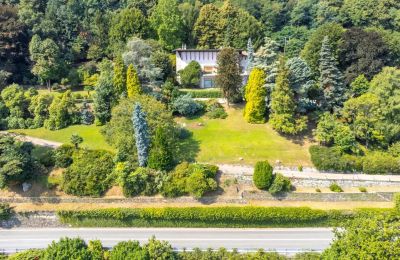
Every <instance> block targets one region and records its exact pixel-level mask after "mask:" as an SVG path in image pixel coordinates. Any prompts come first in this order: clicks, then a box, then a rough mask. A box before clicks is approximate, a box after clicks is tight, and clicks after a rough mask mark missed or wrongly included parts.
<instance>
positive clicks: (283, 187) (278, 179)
mask: <svg viewBox="0 0 400 260" xmlns="http://www.w3.org/2000/svg"><path fill="white" fill-rule="evenodd" d="M291 188H292V183H291V182H290V179H289V178H287V177H285V176H283V175H282V174H280V173H277V174H276V175H275V178H274V181H273V183H272V185H271V187H269V190H268V191H269V192H270V193H271V194H272V195H277V194H279V193H282V192H289V191H290V190H291Z"/></svg>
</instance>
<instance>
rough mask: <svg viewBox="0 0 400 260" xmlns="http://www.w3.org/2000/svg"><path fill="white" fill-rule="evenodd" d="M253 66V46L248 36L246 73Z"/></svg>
mask: <svg viewBox="0 0 400 260" xmlns="http://www.w3.org/2000/svg"><path fill="white" fill-rule="evenodd" d="M253 66H254V47H253V43H252V41H251V38H249V40H248V42H247V67H246V70H247V72H248V73H250V72H251V70H252V69H253Z"/></svg>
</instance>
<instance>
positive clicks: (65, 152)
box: [54, 144, 75, 168]
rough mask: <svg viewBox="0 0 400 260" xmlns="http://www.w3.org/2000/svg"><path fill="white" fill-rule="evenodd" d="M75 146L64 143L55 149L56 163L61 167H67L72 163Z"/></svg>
mask: <svg viewBox="0 0 400 260" xmlns="http://www.w3.org/2000/svg"><path fill="white" fill-rule="evenodd" d="M74 151H75V147H74V146H73V145H69V144H63V145H62V146H60V147H58V148H57V149H56V150H55V151H54V160H55V165H56V166H57V167H60V168H67V167H68V166H70V165H71V164H72V155H73V154H74Z"/></svg>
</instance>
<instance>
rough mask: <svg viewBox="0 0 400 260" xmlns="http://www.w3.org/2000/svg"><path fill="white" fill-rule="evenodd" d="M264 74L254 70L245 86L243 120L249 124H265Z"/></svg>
mask: <svg viewBox="0 0 400 260" xmlns="http://www.w3.org/2000/svg"><path fill="white" fill-rule="evenodd" d="M265 77H266V76H265V73H264V71H263V70H261V69H258V68H254V69H253V70H252V71H251V73H250V77H249V81H248V82H247V86H246V91H245V92H246V93H245V100H246V102H247V103H246V107H245V109H244V118H245V119H246V121H247V122H249V123H265V117H266V112H267V105H266V102H265V99H266V97H267V89H266V87H265Z"/></svg>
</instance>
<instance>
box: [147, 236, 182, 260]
mask: <svg viewBox="0 0 400 260" xmlns="http://www.w3.org/2000/svg"><path fill="white" fill-rule="evenodd" d="M145 248H146V250H147V252H148V253H149V257H150V259H158V260H176V259H178V256H177V253H175V252H174V250H173V248H172V246H171V245H170V244H169V243H168V242H167V241H159V240H157V239H156V238H155V237H152V238H150V239H149V242H147V244H146V245H145Z"/></svg>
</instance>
